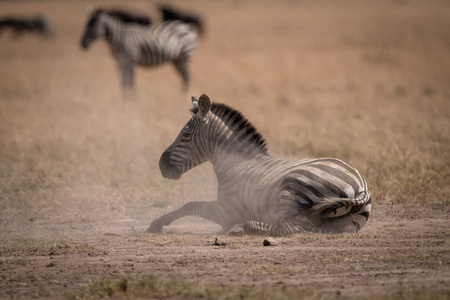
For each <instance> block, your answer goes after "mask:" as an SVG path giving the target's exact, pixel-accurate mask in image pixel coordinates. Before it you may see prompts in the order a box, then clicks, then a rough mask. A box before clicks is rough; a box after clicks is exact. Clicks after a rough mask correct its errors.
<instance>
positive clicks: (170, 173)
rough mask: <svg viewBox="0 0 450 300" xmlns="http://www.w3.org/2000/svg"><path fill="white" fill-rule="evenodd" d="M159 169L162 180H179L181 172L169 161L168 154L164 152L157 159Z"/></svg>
mask: <svg viewBox="0 0 450 300" xmlns="http://www.w3.org/2000/svg"><path fill="white" fill-rule="evenodd" d="M159 169H160V170H161V174H162V176H163V177H164V178H168V179H180V177H181V171H180V170H179V169H178V168H177V167H176V166H175V165H174V164H172V162H171V161H170V152H168V151H166V152H164V153H163V154H162V155H161V158H160V159H159Z"/></svg>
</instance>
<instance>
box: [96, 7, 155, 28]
mask: <svg viewBox="0 0 450 300" xmlns="http://www.w3.org/2000/svg"><path fill="white" fill-rule="evenodd" d="M102 12H104V13H106V14H108V15H109V16H110V17H113V18H115V19H116V20H119V21H120V22H122V23H125V24H138V25H143V26H149V25H150V24H151V23H152V21H151V19H150V18H149V17H147V16H145V15H140V14H137V13H134V12H129V11H124V10H122V9H118V8H115V9H109V10H106V9H97V10H96V11H95V12H94V13H93V18H95V17H98V15H99V14H100V13H102Z"/></svg>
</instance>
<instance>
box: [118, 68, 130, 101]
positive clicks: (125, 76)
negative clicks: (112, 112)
mask: <svg viewBox="0 0 450 300" xmlns="http://www.w3.org/2000/svg"><path fill="white" fill-rule="evenodd" d="M118 63H119V72H120V77H121V83H122V98H123V99H124V100H134V64H133V63H131V62H128V61H123V60H119V61H118Z"/></svg>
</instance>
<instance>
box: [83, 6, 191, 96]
mask: <svg viewBox="0 0 450 300" xmlns="http://www.w3.org/2000/svg"><path fill="white" fill-rule="evenodd" d="M122 19H123V16H122V17H119V16H118V15H117V13H114V12H113V13H110V12H109V11H105V10H101V9H98V10H94V11H91V12H89V20H88V22H87V24H86V29H85V32H84V34H83V37H82V39H81V46H82V47H83V48H84V49H87V48H88V47H89V46H90V45H91V43H92V42H94V41H95V40H96V39H99V38H104V39H105V40H106V41H107V43H108V44H109V47H110V49H111V53H112V55H113V57H114V59H115V60H116V62H117V65H118V67H119V72H120V75H121V78H122V88H123V93H124V98H131V97H132V96H133V87H134V69H135V67H136V66H143V67H154V66H158V65H161V64H163V63H166V62H171V63H173V65H174V66H175V68H176V70H177V71H178V73H179V74H180V75H181V77H182V80H183V89H184V90H187V88H188V84H189V63H190V58H191V56H192V53H193V51H194V49H195V48H196V45H197V33H196V32H195V30H193V29H192V28H191V27H190V26H189V25H187V24H184V23H182V22H180V21H170V22H164V23H162V24H160V25H153V26H148V25H142V24H140V23H138V22H128V23H125V22H123V21H122Z"/></svg>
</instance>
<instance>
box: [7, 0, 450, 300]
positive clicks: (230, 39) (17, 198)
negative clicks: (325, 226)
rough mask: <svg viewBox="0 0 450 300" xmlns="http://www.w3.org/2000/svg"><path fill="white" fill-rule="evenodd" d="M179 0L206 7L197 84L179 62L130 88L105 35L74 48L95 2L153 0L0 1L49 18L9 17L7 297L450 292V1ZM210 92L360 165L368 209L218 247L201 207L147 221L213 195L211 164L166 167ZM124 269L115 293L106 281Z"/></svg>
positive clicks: (279, 145)
mask: <svg viewBox="0 0 450 300" xmlns="http://www.w3.org/2000/svg"><path fill="white" fill-rule="evenodd" d="M171 3H173V4H174V5H177V6H179V7H182V8H184V9H187V10H192V11H196V12H198V13H199V14H200V15H202V16H203V17H204V19H205V22H206V36H205V37H204V38H203V39H202V40H201V41H200V43H199V46H198V49H197V50H196V52H195V55H194V58H193V62H192V84H191V86H190V89H189V92H188V93H187V94H183V93H182V92H181V91H180V90H181V81H180V79H179V78H178V77H177V75H176V73H175V71H174V70H173V68H172V67H171V66H162V67H160V68H157V69H154V70H141V69H139V70H138V72H137V74H136V99H135V100H134V101H128V102H125V101H123V100H122V98H121V91H120V87H119V85H118V82H119V80H118V75H117V73H116V69H115V65H114V63H113V61H112V59H111V57H110V54H109V52H108V49H107V47H106V46H105V43H104V42H97V43H95V44H94V45H93V46H92V47H91V49H89V50H88V51H87V52H84V51H82V50H81V49H80V47H79V41H80V37H81V33H82V31H83V26H84V24H85V21H86V16H85V14H84V8H85V6H86V5H87V4H90V5H93V6H97V5H100V6H107V7H112V6H120V7H130V8H131V9H134V10H139V11H141V12H145V13H148V14H150V15H151V16H152V17H153V18H154V20H155V22H157V21H158V14H157V12H156V8H155V4H156V2H154V1H133V2H131V3H129V2H120V1H111V2H105V1H100V2H93V1H89V2H88V1H85V2H83V1H38V2H30V1H18V2H17V1H11V2H9V1H4V2H1V3H0V13H1V14H2V15H10V14H20V15H31V14H35V13H37V12H39V13H45V14H46V15H48V16H49V17H50V18H51V19H52V21H53V24H54V26H55V31H56V36H55V37H54V38H50V39H45V38H41V37H37V36H32V35H29V36H26V35H24V36H22V37H18V38H15V37H13V36H11V35H10V33H9V32H7V31H4V32H1V33H0V243H1V245H0V298H5V299H8V298H16V299H27V298H97V297H102V296H105V297H107V296H112V297H118V298H139V297H140V298H152V297H153V298H196V297H195V294H188V293H187V292H186V293H183V292H182V291H181V292H179V293H178V294H170V293H168V291H165V293H166V294H164V293H162V294H161V293H160V294H155V293H154V294H152V293H150V292H149V293H147V294H145V293H144V294H139V293H137V292H136V291H134V292H133V291H132V289H131V285H130V288H124V286H123V285H121V284H120V282H122V281H120V280H123V278H127V280H128V282H136V281H138V280H139V279H144V280H147V279H148V278H149V277H148V276H149V275H153V276H157V278H159V280H161V281H160V282H162V285H164V283H167V282H170V281H171V280H172V279H174V280H176V281H179V282H184V283H185V284H184V285H183V287H184V288H185V289H188V288H189V287H190V285H191V286H192V285H198V284H206V285H208V284H212V285H209V288H210V289H212V286H215V287H216V288H217V287H222V288H226V287H234V288H235V289H237V291H238V292H237V294H236V293H234V294H233V293H232V292H230V291H229V290H226V289H222V290H220V289H218V290H219V291H221V292H220V293H222V294H215V295H213V296H211V295H209V296H208V295H207V296H206V297H209V298H214V299H217V298H221V297H222V298H226V297H229V298H239V297H240V296H241V297H242V298H245V297H246V296H245V295H247V294H245V292H244V290H245V289H251V288H260V289H264V288H267V289H269V290H270V289H271V290H277V293H279V294H276V295H278V296H279V297H281V298H289V297H291V298H294V297H292V296H289V295H291V294H288V291H291V289H292V288H293V289H296V290H299V291H305V294H304V297H306V298H314V299H321V298H336V297H343V298H357V299H359V298H362V297H368V298H375V299H385V298H387V297H392V298H394V299H409V298H411V297H412V298H414V297H415V298H417V299H422V298H429V299H434V298H437V299H449V298H450V294H449V293H450V291H449V288H448V287H449V286H450V227H449V215H450V214H449V212H450V205H449V203H450V185H449V184H448V183H449V180H450V151H449V150H450V139H449V137H450V55H449V53H450V4H449V3H448V2H447V1H438V0H433V1H425V0H424V1H414V0H402V1H388V0H386V1H364V2H363V1H356V0H355V1H343V2H342V1H339V4H338V3H336V1H292V0H286V1H269V0H267V1H256V0H248V1H245V0H244V1H207V0H195V1H189V2H186V1H172V2H171ZM201 93H206V94H208V95H209V96H210V98H211V99H212V100H213V101H218V102H225V103H227V104H229V105H231V106H233V107H235V108H237V109H238V110H240V111H241V112H242V113H243V114H244V115H245V116H246V117H248V118H249V120H250V121H251V122H252V123H253V124H254V125H255V127H256V128H257V129H258V130H259V132H260V133H261V134H262V135H263V136H264V137H265V138H266V140H267V144H268V148H269V151H270V153H271V154H272V155H275V156H280V157H285V158H289V159H294V158H305V157H319V156H334V157H339V158H342V159H344V160H346V161H348V162H350V163H351V164H352V165H354V166H355V167H357V168H358V169H359V170H360V171H361V173H362V174H363V175H364V176H365V177H366V179H367V181H368V184H369V186H370V188H371V191H372V196H373V213H372V214H371V216H370V220H369V222H368V224H367V225H366V226H365V227H364V228H363V229H362V230H361V231H360V232H359V233H358V234H355V235H350V234H346V235H323V234H303V235H294V236H290V237H284V238H277V242H278V245H277V246H274V247H264V246H263V244H262V243H263V240H264V238H265V237H262V236H243V237H227V236H222V237H221V238H222V239H223V240H225V241H226V242H227V244H226V245H225V246H215V245H213V243H214V240H215V238H216V236H217V234H216V233H217V232H219V231H220V228H219V227H218V226H217V225H215V224H213V223H210V222H207V221H205V220H203V219H200V218H196V217H189V218H184V219H181V220H178V221H176V222H175V223H173V224H172V225H171V226H169V227H167V228H165V232H164V234H162V235H155V234H148V233H146V232H145V230H146V229H147V227H148V225H149V224H150V222H151V221H152V220H153V219H154V218H156V217H158V216H160V215H162V214H163V213H167V212H169V211H171V210H173V209H175V208H177V207H180V206H181V205H183V204H184V203H186V202H188V201H194V200H214V198H215V192H216V188H217V182H216V180H215V177H214V173H213V171H212V168H211V166H210V165H209V164H204V165H202V166H199V167H197V168H195V169H193V170H191V171H189V172H188V173H186V174H185V175H183V177H182V178H181V179H180V180H179V181H170V180H165V179H163V178H162V177H161V175H160V172H159V169H158V160H159V157H160V155H161V153H162V152H163V151H164V150H165V148H167V146H168V145H170V143H171V142H172V140H173V139H174V138H175V137H176V135H177V134H178V132H179V130H180V129H181V128H182V126H183V125H184V123H185V122H186V121H187V120H188V119H189V117H190V113H189V112H188V110H189V108H190V100H189V99H190V96H191V95H197V96H199V95H200V94H201ZM115 280H116V281H117V280H119V284H117V285H116V286H119V287H120V286H121V287H122V288H121V290H120V289H119V290H117V289H116V290H115V289H113V288H110V287H111V285H110V283H111V282H115ZM149 280H150V279H149ZM125 287H127V286H125ZM243 287H245V288H243ZM171 288H173V286H172V287H170V286H167V290H169V289H171ZM98 290H102V292H98ZM198 295H200V294H198ZM264 295H266V296H264ZM273 295H274V294H258V299H263V298H266V299H270V298H274V296H273ZM199 297H200V296H199Z"/></svg>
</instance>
